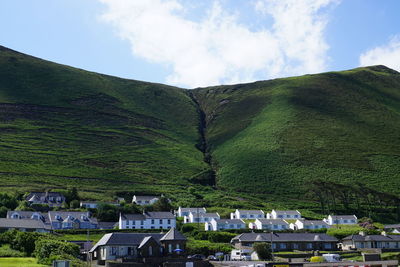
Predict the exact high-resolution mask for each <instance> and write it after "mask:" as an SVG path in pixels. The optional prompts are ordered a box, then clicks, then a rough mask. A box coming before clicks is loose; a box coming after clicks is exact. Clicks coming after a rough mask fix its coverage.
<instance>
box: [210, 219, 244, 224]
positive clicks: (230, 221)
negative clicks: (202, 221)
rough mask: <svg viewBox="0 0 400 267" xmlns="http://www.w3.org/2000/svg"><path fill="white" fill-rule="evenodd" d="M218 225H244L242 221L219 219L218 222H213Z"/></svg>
mask: <svg viewBox="0 0 400 267" xmlns="http://www.w3.org/2000/svg"><path fill="white" fill-rule="evenodd" d="M215 221H216V222H217V223H218V224H221V223H226V224H231V223H233V224H243V223H245V222H244V221H242V220H240V219H219V220H215Z"/></svg>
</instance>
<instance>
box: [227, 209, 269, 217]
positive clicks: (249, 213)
mask: <svg viewBox="0 0 400 267" xmlns="http://www.w3.org/2000/svg"><path fill="white" fill-rule="evenodd" d="M257 218H260V219H261V218H265V214H264V211H262V210H238V209H236V211H235V212H231V219H257Z"/></svg>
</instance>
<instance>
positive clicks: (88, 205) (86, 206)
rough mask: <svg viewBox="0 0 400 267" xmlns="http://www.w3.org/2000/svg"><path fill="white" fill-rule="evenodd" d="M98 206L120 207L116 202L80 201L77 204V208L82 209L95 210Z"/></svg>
mask: <svg viewBox="0 0 400 267" xmlns="http://www.w3.org/2000/svg"><path fill="white" fill-rule="evenodd" d="M99 204H107V205H113V206H119V205H120V204H119V203H118V202H96V201H81V202H80V204H79V207H80V208H84V209H97V206H98V205H99Z"/></svg>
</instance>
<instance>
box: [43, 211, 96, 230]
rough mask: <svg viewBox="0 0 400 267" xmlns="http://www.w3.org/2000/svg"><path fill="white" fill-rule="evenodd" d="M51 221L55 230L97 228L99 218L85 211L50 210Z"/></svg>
mask: <svg viewBox="0 0 400 267" xmlns="http://www.w3.org/2000/svg"><path fill="white" fill-rule="evenodd" d="M48 217H49V222H50V224H51V227H52V228H53V229H54V230H67V229H97V226H98V222H97V219H96V218H94V217H91V214H90V212H88V211H85V212H81V211H49V213H48Z"/></svg>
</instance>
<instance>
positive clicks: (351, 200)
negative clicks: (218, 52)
mask: <svg viewBox="0 0 400 267" xmlns="http://www.w3.org/2000/svg"><path fill="white" fill-rule="evenodd" d="M0 107H1V108H0V137H1V138H0V190H1V191H7V192H13V191H16V190H17V191H20V192H24V191H27V190H44V189H46V188H66V187H70V186H76V187H78V189H79V190H80V191H81V192H82V194H83V196H84V197H85V198H91V199H107V198H111V197H112V196H113V195H115V194H116V193H118V194H123V193H130V194H132V193H145V194H146V193H152V194H154V193H156V194H161V193H167V194H169V196H170V197H172V198H173V199H174V200H178V201H180V202H179V203H180V204H184V205H206V206H207V205H208V206H213V208H211V209H210V210H212V211H219V212H220V213H221V214H228V212H229V211H230V209H231V208H263V209H266V210H268V209H271V208H297V209H301V210H302V211H303V214H305V215H306V216H311V217H319V216H321V215H318V214H321V213H329V212H357V214H360V215H363V216H364V215H367V216H375V215H374V214H376V216H377V217H379V216H380V217H382V215H385V214H388V213H391V214H396V213H397V214H399V215H400V210H396V208H397V207H399V206H400V198H399V196H400V74H399V73H398V72H395V71H393V70H391V69H388V68H386V67H384V66H373V67H368V68H358V69H354V70H350V71H343V72H330V73H323V74H318V75H306V76H302V77H293V78H286V79H276V80H270V81H261V82H255V83H250V84H239V85H232V86H218V87H209V88H200V89H195V90H183V89H180V88H175V87H170V86H165V85H161V84H153V83H146V82H139V81H133V80H126V79H120V78H116V77H111V76H106V75H102V74H97V73H92V72H88V71H84V70H80V69H76V68H72V67H68V66H63V65H59V64H55V63H51V62H48V61H44V60H41V59H37V58H34V57H31V56H27V55H24V54H21V53H18V52H15V51H12V50H9V49H7V48H4V47H0ZM202 151H203V152H205V153H204V154H203V152H202ZM206 162H211V164H212V167H213V170H214V172H212V171H211V169H210V165H209V164H207V163H206ZM214 174H215V175H214ZM214 184H216V187H214V186H213V185H214ZM175 203H177V202H175ZM379 214H380V215H379ZM386 217H387V216H386ZM388 218H389V217H388ZM389 219H390V220H392V219H393V220H394V217H393V218H392V217H391V218H389ZM399 219H400V217H399Z"/></svg>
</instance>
